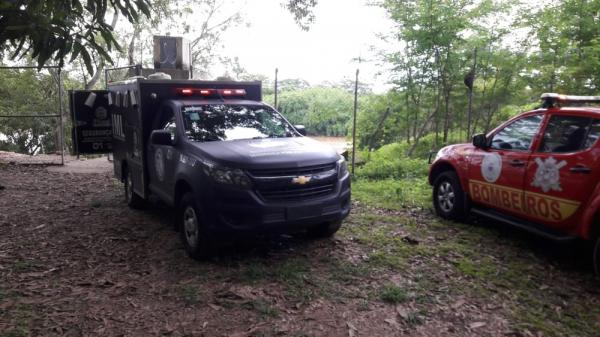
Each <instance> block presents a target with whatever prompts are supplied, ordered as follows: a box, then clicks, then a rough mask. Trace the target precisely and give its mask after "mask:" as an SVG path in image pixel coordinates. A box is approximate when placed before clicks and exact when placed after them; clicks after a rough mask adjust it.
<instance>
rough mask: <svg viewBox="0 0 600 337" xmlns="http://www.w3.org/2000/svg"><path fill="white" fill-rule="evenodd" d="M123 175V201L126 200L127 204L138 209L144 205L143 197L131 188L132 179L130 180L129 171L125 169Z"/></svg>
mask: <svg viewBox="0 0 600 337" xmlns="http://www.w3.org/2000/svg"><path fill="white" fill-rule="evenodd" d="M124 173H125V177H124V179H123V189H124V191H125V202H127V206H129V207H131V208H134V209H140V208H143V207H144V204H145V203H144V199H143V198H142V197H140V196H139V195H138V194H137V193H135V191H134V190H133V181H132V180H131V175H130V174H129V172H127V171H125V172H124Z"/></svg>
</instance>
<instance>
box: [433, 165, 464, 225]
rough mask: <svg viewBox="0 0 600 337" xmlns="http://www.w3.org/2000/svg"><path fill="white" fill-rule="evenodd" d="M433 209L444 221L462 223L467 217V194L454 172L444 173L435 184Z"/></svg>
mask: <svg viewBox="0 0 600 337" xmlns="http://www.w3.org/2000/svg"><path fill="white" fill-rule="evenodd" d="M433 207H434V208H435V212H436V213H437V215H439V216H440V217H442V218H444V219H448V220H454V221H460V220H464V219H465V217H466V213H467V212H466V209H465V193H464V191H463V189H462V186H461V185H460V181H459V180H458V176H457V175H456V173H455V172H454V171H444V172H442V173H441V174H440V175H438V176H437V178H436V179H435V181H434V183H433Z"/></svg>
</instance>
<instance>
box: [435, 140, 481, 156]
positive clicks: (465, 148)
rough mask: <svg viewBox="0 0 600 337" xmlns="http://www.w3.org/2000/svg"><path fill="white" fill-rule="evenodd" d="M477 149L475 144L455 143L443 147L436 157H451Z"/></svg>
mask: <svg viewBox="0 0 600 337" xmlns="http://www.w3.org/2000/svg"><path fill="white" fill-rule="evenodd" d="M474 150H475V147H474V146H473V144H469V143H464V144H453V145H448V146H445V147H443V148H441V149H440V150H439V151H438V153H437V154H436V157H435V159H436V160H438V159H450V158H454V157H456V156H464V155H467V154H470V153H472V152H473V151H474Z"/></svg>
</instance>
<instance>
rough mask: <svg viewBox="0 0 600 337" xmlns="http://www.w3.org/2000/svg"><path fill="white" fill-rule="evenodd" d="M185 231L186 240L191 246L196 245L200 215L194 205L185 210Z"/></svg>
mask: <svg viewBox="0 0 600 337" xmlns="http://www.w3.org/2000/svg"><path fill="white" fill-rule="evenodd" d="M183 231H184V234H185V240H186V241H187V243H188V245H189V246H190V247H192V248H193V247H196V245H197V244H198V217H197V216H196V211H195V210H194V208H193V207H190V206H188V207H186V209H185V211H184V212H183Z"/></svg>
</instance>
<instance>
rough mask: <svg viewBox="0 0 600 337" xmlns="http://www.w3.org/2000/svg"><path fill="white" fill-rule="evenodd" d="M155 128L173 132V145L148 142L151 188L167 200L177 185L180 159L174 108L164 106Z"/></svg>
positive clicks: (156, 120)
mask: <svg viewBox="0 0 600 337" xmlns="http://www.w3.org/2000/svg"><path fill="white" fill-rule="evenodd" d="M152 129H153V130H164V131H168V132H169V133H170V134H171V141H172V142H173V145H156V144H152V143H151V142H148V159H147V160H148V171H149V173H150V188H151V190H152V192H154V193H156V194H158V195H159V196H161V197H162V198H163V199H165V200H171V198H172V197H173V196H172V194H173V192H174V187H175V181H174V179H175V169H176V164H177V161H178V160H179V151H178V150H177V146H176V145H177V122H176V116H175V113H174V111H173V108H171V107H170V106H163V107H162V108H161V110H160V112H159V114H158V115H157V118H156V119H155V121H154V123H153V127H152Z"/></svg>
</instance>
